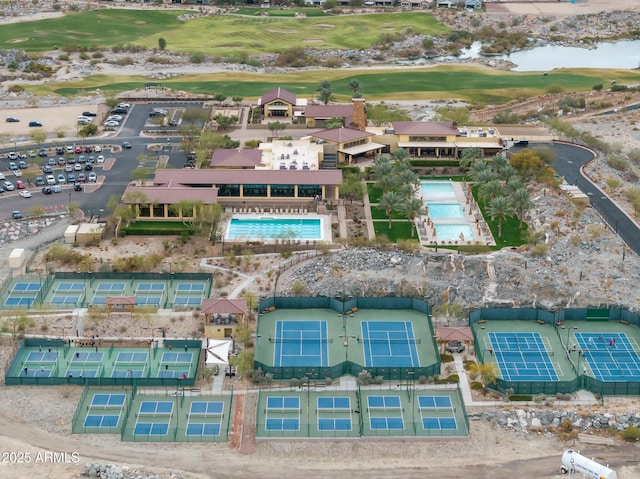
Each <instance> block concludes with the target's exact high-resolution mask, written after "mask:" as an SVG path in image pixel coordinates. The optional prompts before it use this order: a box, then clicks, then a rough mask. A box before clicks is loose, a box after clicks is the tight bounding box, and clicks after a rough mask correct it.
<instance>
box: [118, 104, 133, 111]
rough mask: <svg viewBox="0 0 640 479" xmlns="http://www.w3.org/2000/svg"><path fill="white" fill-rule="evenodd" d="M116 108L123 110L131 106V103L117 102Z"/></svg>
mask: <svg viewBox="0 0 640 479" xmlns="http://www.w3.org/2000/svg"><path fill="white" fill-rule="evenodd" d="M117 108H122V109H123V110H128V109H129V108H131V105H130V104H129V103H118V106H117Z"/></svg>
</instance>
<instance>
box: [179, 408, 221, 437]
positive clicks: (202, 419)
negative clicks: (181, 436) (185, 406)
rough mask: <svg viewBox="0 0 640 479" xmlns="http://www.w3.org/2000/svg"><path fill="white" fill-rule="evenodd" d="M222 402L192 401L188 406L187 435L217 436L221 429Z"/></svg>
mask: <svg viewBox="0 0 640 479" xmlns="http://www.w3.org/2000/svg"><path fill="white" fill-rule="evenodd" d="M223 412H224V402H222V401H194V402H192V403H191V406H190V407H189V415H188V422H187V428H186V431H185V434H186V435H187V436H219V435H220V431H221V429H222V416H223Z"/></svg>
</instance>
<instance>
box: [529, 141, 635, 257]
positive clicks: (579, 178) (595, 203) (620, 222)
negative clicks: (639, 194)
mask: <svg viewBox="0 0 640 479" xmlns="http://www.w3.org/2000/svg"><path fill="white" fill-rule="evenodd" d="M528 147H529V148H536V147H540V148H551V149H552V150H553V151H555V153H556V155H557V159H556V160H555V161H554V162H552V163H551V164H550V166H551V167H552V168H553V169H555V170H556V172H557V173H558V174H559V175H560V176H563V177H564V179H565V180H566V181H567V183H569V184H572V185H576V186H577V187H578V188H580V190H581V191H582V192H583V193H585V194H586V195H588V196H589V200H590V201H591V206H592V207H593V208H594V209H595V210H596V211H597V212H598V213H599V214H600V216H602V218H603V220H604V221H605V223H607V224H608V225H609V227H610V228H611V230H612V231H614V232H615V233H617V234H618V235H619V236H620V238H621V239H622V240H623V241H624V242H625V243H626V244H627V246H628V247H629V248H630V249H631V250H633V251H634V252H635V253H636V254H638V255H640V227H639V226H638V224H637V223H636V222H634V221H633V219H631V218H630V217H629V216H627V214H626V213H625V212H624V211H623V210H622V209H621V208H620V207H619V206H618V205H617V204H616V203H615V202H614V201H612V200H611V198H609V197H608V196H607V195H606V194H605V193H604V192H603V191H602V190H600V188H598V187H597V186H596V185H594V184H593V183H592V182H591V181H590V180H589V179H588V178H586V177H585V176H584V175H583V174H582V170H581V168H582V166H583V165H585V164H586V163H588V162H589V161H591V160H592V159H593V158H594V155H593V152H592V151H591V150H588V149H586V148H583V147H580V146H576V145H572V144H568V143H530V144H529V146H528Z"/></svg>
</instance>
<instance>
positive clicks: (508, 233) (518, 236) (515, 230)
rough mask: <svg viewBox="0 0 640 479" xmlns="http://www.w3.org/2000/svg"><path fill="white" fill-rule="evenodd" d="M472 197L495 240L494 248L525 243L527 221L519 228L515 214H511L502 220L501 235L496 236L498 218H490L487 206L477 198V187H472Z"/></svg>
mask: <svg viewBox="0 0 640 479" xmlns="http://www.w3.org/2000/svg"><path fill="white" fill-rule="evenodd" d="M472 192H473V197H474V199H475V200H476V203H477V204H478V208H480V212H481V213H482V216H483V217H484V220H485V221H486V222H487V225H488V226H489V229H490V230H491V234H492V235H493V239H494V240H495V242H496V246H495V249H500V248H505V247H507V246H520V245H523V244H526V243H527V240H526V236H527V234H528V229H529V226H528V225H527V223H523V224H522V229H520V221H519V220H518V217H517V216H511V217H508V218H505V219H503V220H502V237H498V220H497V218H496V219H495V220H493V219H491V215H490V214H489V213H488V207H487V204H486V202H485V201H484V200H483V199H481V198H478V187H477V186H473V188H472Z"/></svg>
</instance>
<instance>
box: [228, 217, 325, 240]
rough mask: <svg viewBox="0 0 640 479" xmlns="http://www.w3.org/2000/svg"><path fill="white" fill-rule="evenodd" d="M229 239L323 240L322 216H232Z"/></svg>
mask: <svg viewBox="0 0 640 479" xmlns="http://www.w3.org/2000/svg"><path fill="white" fill-rule="evenodd" d="M225 238H226V239H228V240H239V239H241V240H272V239H304V240H322V239H323V238H322V219H321V218H270V217H261V218H232V219H231V221H230V222H229V226H228V228H227V232H226V234H225Z"/></svg>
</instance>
